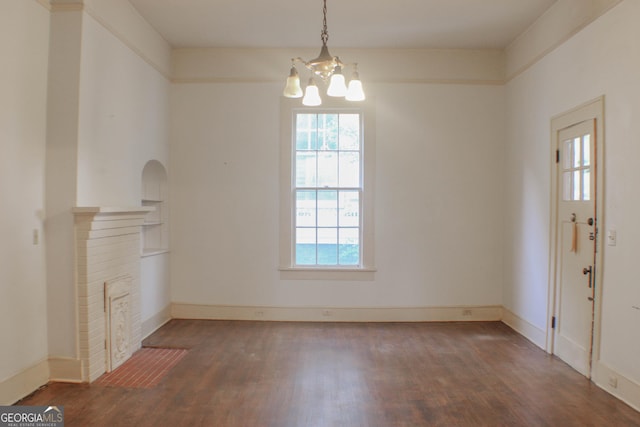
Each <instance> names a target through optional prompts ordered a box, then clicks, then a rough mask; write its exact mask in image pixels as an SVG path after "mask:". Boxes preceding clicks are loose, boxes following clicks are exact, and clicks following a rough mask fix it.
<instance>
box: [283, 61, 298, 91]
mask: <svg viewBox="0 0 640 427" xmlns="http://www.w3.org/2000/svg"><path fill="white" fill-rule="evenodd" d="M284 96H286V97H287V98H302V88H301V87H300V76H299V75H298V70H296V67H295V66H293V65H292V66H291V72H290V73H289V77H287V85H286V86H285V87H284Z"/></svg>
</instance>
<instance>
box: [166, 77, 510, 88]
mask: <svg viewBox="0 0 640 427" xmlns="http://www.w3.org/2000/svg"><path fill="white" fill-rule="evenodd" d="M281 80H282V79H280V80H276V79H261V78H233V77H196V78H172V79H171V83H173V84H221V83H222V84H250V83H262V84H265V83H268V84H271V83H277V84H279V85H281V84H282V81H281ZM370 83H372V84H427V85H464V86H502V85H504V84H505V81H504V80H474V79H429V78H426V79H398V80H392V79H380V80H373V81H370Z"/></svg>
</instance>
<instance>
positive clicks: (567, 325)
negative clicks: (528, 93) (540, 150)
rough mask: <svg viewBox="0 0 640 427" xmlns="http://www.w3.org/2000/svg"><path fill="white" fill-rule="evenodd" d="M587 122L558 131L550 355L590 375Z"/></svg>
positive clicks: (591, 208)
mask: <svg viewBox="0 0 640 427" xmlns="http://www.w3.org/2000/svg"><path fill="white" fill-rule="evenodd" d="M595 125H596V121H595V119H590V120H587V121H584V122H581V123H578V124H575V125H573V126H570V127H568V128H565V129H561V130H560V131H559V132H558V138H557V152H556V153H557V157H556V160H557V162H556V167H557V168H558V170H557V174H556V177H557V185H558V187H557V191H556V197H557V201H556V206H557V219H556V227H557V228H556V242H557V243H556V244H557V247H556V307H555V321H556V324H555V329H554V353H555V354H556V355H557V356H558V357H560V358H561V359H562V360H564V361H565V362H567V363H568V364H569V365H571V366H572V367H573V368H575V369H576V370H577V371H578V372H580V373H582V374H583V375H585V376H587V377H590V376H591V358H592V351H593V332H594V297H595V292H594V286H595V280H594V279H595V277H596V276H595V268H596V266H595V259H596V258H595V251H596V240H595V239H596V237H597V236H596V224H597V218H596V182H597V181H596V176H595V175H596V170H597V169H596V164H595V163H596V143H597V141H596V138H595V136H596V132H595Z"/></svg>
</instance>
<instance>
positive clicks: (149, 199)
mask: <svg viewBox="0 0 640 427" xmlns="http://www.w3.org/2000/svg"><path fill="white" fill-rule="evenodd" d="M167 186H168V185H167V171H166V169H165V168H164V166H163V165H162V163H160V162H159V161H157V160H150V161H148V162H147V163H146V164H145V166H144V169H143V170H142V206H149V207H153V208H154V210H153V211H152V212H150V213H149V214H148V215H147V217H146V219H145V221H144V224H143V226H142V256H143V257H144V256H152V255H157V254H161V253H165V252H168V251H169V229H168V220H169V218H168V214H169V205H168V191H167Z"/></svg>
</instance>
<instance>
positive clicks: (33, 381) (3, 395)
mask: <svg viewBox="0 0 640 427" xmlns="http://www.w3.org/2000/svg"><path fill="white" fill-rule="evenodd" d="M48 382H49V363H48V360H43V361H41V362H38V363H36V364H35V365H33V366H31V367H29V368H26V369H24V370H22V371H21V372H19V373H17V374H15V375H14V376H12V377H9V378H7V379H6V380H4V381H0V405H3V406H5V405H13V404H14V403H16V402H17V401H18V400H20V399H22V398H23V397H25V396H27V395H29V394H31V393H33V391H34V390H37V389H38V388H39V387H41V386H43V385H44V384H46V383H48Z"/></svg>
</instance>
